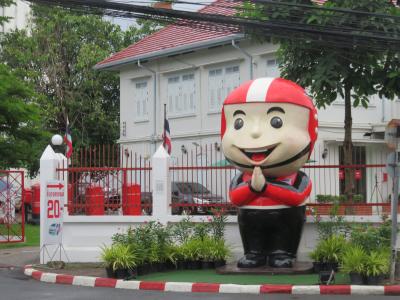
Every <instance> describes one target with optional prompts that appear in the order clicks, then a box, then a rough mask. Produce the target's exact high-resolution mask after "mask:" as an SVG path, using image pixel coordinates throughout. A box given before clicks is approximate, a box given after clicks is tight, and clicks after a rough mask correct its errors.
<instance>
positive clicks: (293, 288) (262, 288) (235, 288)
mask: <svg viewBox="0 0 400 300" xmlns="http://www.w3.org/2000/svg"><path fill="white" fill-rule="evenodd" d="M24 273H25V275H27V276H31V277H32V278H34V279H36V280H39V281H42V282H47V283H58V284H70V285H78V286H88V287H109V288H117V289H131V290H150V291H165V292H185V293H227V294H295V295H390V296H394V295H400V285H387V286H370V285H289V284H287V285H285V284H282V285H270V284H261V285H240V284H220V283H193V282H155V281H135V280H129V281H125V280H117V279H112V278H101V277H89V276H73V275H65V274H55V273H45V272H41V271H37V270H35V269H33V268H32V266H25V269H24Z"/></svg>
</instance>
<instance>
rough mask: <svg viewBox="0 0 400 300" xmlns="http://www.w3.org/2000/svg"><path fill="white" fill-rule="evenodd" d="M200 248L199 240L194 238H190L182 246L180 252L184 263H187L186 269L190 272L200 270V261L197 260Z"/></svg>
mask: <svg viewBox="0 0 400 300" xmlns="http://www.w3.org/2000/svg"><path fill="white" fill-rule="evenodd" d="M200 247H201V240H200V239H196V238H192V239H190V240H188V241H186V242H185V243H184V244H183V245H182V248H181V251H182V254H183V257H184V259H185V261H187V268H188V269H190V270H195V269H200V268H201V261H200V259H199V258H200V257H199V254H200V253H199V249H200Z"/></svg>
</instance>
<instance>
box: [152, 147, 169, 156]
mask: <svg viewBox="0 0 400 300" xmlns="http://www.w3.org/2000/svg"><path fill="white" fill-rule="evenodd" d="M154 157H155V158H168V157H169V154H168V152H167V151H166V150H165V148H164V147H163V145H161V146H160V147H158V149H157V151H156V152H155V153H154V155H153V158H154Z"/></svg>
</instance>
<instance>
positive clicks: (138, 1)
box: [107, 0, 215, 30]
mask: <svg viewBox="0 0 400 300" xmlns="http://www.w3.org/2000/svg"><path fill="white" fill-rule="evenodd" d="M110 1H112V2H121V3H132V4H135V5H151V4H154V3H155V2H156V1H155V0H110ZM214 1H215V0H197V1H196V0H180V1H179V2H188V3H187V4H185V3H174V4H173V6H172V7H173V9H176V10H186V11H197V10H199V9H201V8H203V7H204V5H206V4H210V3H212V2H214ZM191 3H196V4H191ZM107 19H110V18H109V17H107ZM111 19H112V21H113V22H114V23H115V24H118V25H120V26H121V28H122V29H124V30H125V29H126V28H128V27H129V26H130V25H132V24H135V21H134V20H132V19H127V18H117V17H115V18H111Z"/></svg>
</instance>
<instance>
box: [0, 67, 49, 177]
mask: <svg viewBox="0 0 400 300" xmlns="http://www.w3.org/2000/svg"><path fill="white" fill-rule="evenodd" d="M36 97H37V96H36V94H35V92H34V90H33V89H32V88H31V87H30V86H28V85H26V83H25V82H23V81H22V80H20V79H19V78H18V77H17V76H16V75H15V74H14V73H13V72H12V70H10V68H9V67H8V66H6V65H4V64H0V168H2V169H4V168H5V169H8V168H18V167H26V168H28V170H29V171H30V173H31V175H32V174H33V173H34V172H35V171H36V170H37V169H38V167H39V166H38V163H39V156H40V154H41V152H42V151H43V147H44V145H45V143H46V140H48V138H49V135H48V133H46V132H45V131H43V129H42V126H41V118H40V117H41V116H40V110H39V108H38V106H37V105H36V104H35V102H36V101H35V98H36Z"/></svg>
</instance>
